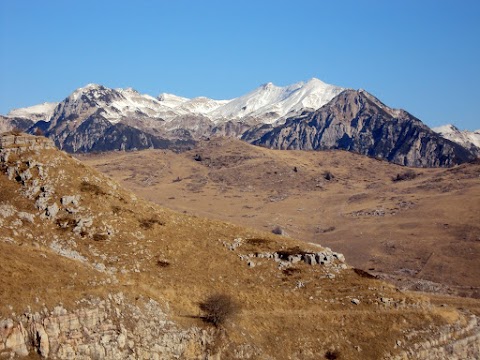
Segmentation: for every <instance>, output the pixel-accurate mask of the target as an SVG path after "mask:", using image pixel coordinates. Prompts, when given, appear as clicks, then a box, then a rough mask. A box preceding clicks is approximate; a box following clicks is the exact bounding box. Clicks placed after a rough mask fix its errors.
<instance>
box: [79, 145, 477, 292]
mask: <svg viewBox="0 0 480 360" xmlns="http://www.w3.org/2000/svg"><path fill="white" fill-rule="evenodd" d="M79 158H80V159H81V160H82V161H83V162H85V163H86V164H89V165H91V166H93V167H95V168H97V169H98V170H100V171H101V172H103V173H105V174H106V175H108V176H110V177H112V178H113V179H115V180H116V181H119V183H121V184H122V185H123V186H125V187H126V188H128V189H130V190H132V191H133V192H134V193H135V194H137V195H138V196H140V197H142V198H144V199H146V200H149V201H152V202H155V203H157V204H159V205H161V206H163V207H167V208H170V209H172V210H175V211H180V212H184V213H187V214H192V215H196V216H201V217H207V218H211V219H217V220H222V221H228V222H231V223H234V224H237V225H241V226H246V227H250V228H254V229H257V230H261V231H266V232H271V231H273V232H277V233H283V234H284V235H285V236H289V237H292V238H295V239H301V240H303V241H304V242H306V243H316V244H321V245H323V246H328V247H331V248H332V249H334V251H339V252H341V253H343V254H344V255H345V256H346V258H347V261H348V263H349V264H351V265H352V266H355V267H358V268H361V269H363V270H365V271H369V272H371V273H373V274H376V275H378V276H380V277H382V278H385V279H388V280H389V281H391V282H393V283H395V284H396V285H397V286H399V287H400V288H403V289H411V290H417V291H425V292H431V293H443V294H452V295H457V296H464V297H474V298H479V297H480V266H478V259H479V258H480V224H479V222H478V219H480V163H478V162H473V163H467V164H462V165H459V166H456V167H453V168H449V169H445V168H437V169H427V168H421V169H419V168H406V167H402V166H398V165H395V164H391V163H387V162H385V161H380V160H376V159H371V158H368V157H365V156H361V155H357V154H353V153H350V152H346V151H290V150H289V151H285V150H270V149H265V148H261V147H255V146H252V145H249V144H247V143H244V142H242V141H239V140H235V139H231V138H213V139H212V140H210V141H204V142H202V143H200V144H199V145H198V146H197V147H196V148H194V149H193V150H191V151H188V152H184V153H175V152H172V151H168V150H144V151H136V152H110V153H101V154H94V155H92V154H89V155H82V156H79ZM405 174H406V176H405V179H402V178H401V177H402V175H405ZM399 175H400V178H399V179H398V180H397V177H398V176H399ZM394 180H396V181H394Z"/></svg>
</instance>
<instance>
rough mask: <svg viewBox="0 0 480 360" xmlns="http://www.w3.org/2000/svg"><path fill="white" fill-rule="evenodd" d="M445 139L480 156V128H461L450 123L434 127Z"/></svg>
mask: <svg viewBox="0 0 480 360" xmlns="http://www.w3.org/2000/svg"><path fill="white" fill-rule="evenodd" d="M432 130H433V131H435V132H436V133H438V134H440V135H441V136H443V137H444V138H445V139H448V140H451V141H453V142H455V143H457V144H459V145H462V146H463V147H464V148H467V149H470V150H471V151H472V152H474V153H475V154H477V156H480V129H478V130H475V131H467V130H459V129H458V128H457V127H455V126H453V125H451V124H448V125H443V126H439V127H435V128H433V129H432Z"/></svg>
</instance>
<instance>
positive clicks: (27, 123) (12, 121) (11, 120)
mask: <svg viewBox="0 0 480 360" xmlns="http://www.w3.org/2000/svg"><path fill="white" fill-rule="evenodd" d="M33 124H34V121H33V120H30V119H24V118H18V117H5V116H1V115H0V134H1V133H3V132H6V131H10V130H13V129H15V128H16V129H20V130H23V131H25V130H27V129H28V128H29V127H31V126H32V125H33Z"/></svg>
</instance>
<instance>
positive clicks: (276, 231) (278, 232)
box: [272, 225, 285, 235]
mask: <svg viewBox="0 0 480 360" xmlns="http://www.w3.org/2000/svg"><path fill="white" fill-rule="evenodd" d="M272 233H273V234H275V235H284V234H285V232H284V231H283V229H282V228H281V227H280V226H278V225H277V226H275V227H274V228H273V229H272Z"/></svg>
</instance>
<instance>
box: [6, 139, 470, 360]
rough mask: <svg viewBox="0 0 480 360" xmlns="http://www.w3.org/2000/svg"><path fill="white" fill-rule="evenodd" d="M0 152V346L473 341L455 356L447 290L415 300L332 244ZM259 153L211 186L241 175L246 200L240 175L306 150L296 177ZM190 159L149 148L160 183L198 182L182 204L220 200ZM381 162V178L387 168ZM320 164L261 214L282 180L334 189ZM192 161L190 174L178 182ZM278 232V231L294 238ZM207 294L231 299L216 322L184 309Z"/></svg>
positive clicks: (403, 346) (333, 350)
mask: <svg viewBox="0 0 480 360" xmlns="http://www.w3.org/2000/svg"><path fill="white" fill-rule="evenodd" d="M7 152H8V153H9V154H8V156H5V154H6V153H7ZM0 154H1V156H2V163H1V174H0V189H1V190H0V227H1V235H0V251H1V252H0V254H1V255H0V256H1V261H0V299H1V301H0V315H1V316H0V322H1V325H2V326H1V327H0V329H1V330H0V355H1V356H9V354H10V353H12V352H13V353H16V354H17V355H18V354H20V355H23V354H25V351H27V352H28V353H29V354H30V355H29V356H34V355H33V354H34V352H35V351H38V352H39V353H41V354H43V355H45V353H47V354H48V356H49V358H55V357H56V358H65V359H67V358H70V359H71V358H77V359H86V358H109V359H114V358H125V359H126V358H129V359H155V358H157V359H160V358H165V359H168V358H181V359H205V358H208V359H321V358H338V359H359V358H364V359H383V358H395V356H404V355H405V356H406V354H414V353H415V354H416V356H419V358H421V357H420V356H421V355H422V351H423V352H424V353H425V354H427V353H433V352H435V353H438V354H445V351H447V350H446V349H447V348H448V346H453V345H452V344H456V342H457V341H458V340H461V339H467V340H468V339H473V340H472V341H473V342H472V341H471V340H468V341H467V340H465V343H462V344H463V345H462V348H460V350H459V351H460V352H462V353H469V354H473V353H474V352H473V351H476V350H475V349H473V348H471V344H475V341H477V335H478V325H477V319H476V318H475V317H472V316H471V311H475V308H476V307H478V303H477V302H475V301H474V300H471V301H472V303H469V304H467V303H462V306H464V307H469V308H470V309H472V310H470V312H469V311H468V310H465V309H464V310H463V311H460V310H458V309H456V308H455V307H456V306H457V305H458V301H461V300H458V299H457V300H451V302H450V303H451V304H452V305H453V306H449V305H444V306H436V305H434V304H432V303H431V302H430V300H429V298H428V297H426V296H419V295H416V294H414V293H408V292H403V291H400V290H398V289H396V288H395V287H394V286H392V285H389V284H387V283H385V282H383V281H380V280H377V279H373V278H372V277H371V276H370V275H368V273H365V272H362V271H358V270H355V269H353V268H351V267H350V266H348V265H346V263H344V259H343V257H342V256H341V254H338V253H335V252H332V251H331V250H329V249H325V248H322V247H320V246H318V245H315V244H308V243H305V242H300V241H297V240H294V239H290V238H287V237H282V236H277V235H274V234H272V233H271V232H270V231H265V232H262V231H260V230H258V229H253V228H245V227H240V226H237V225H232V224H229V223H226V222H222V221H217V220H210V219H206V218H203V217H198V216H196V215H190V214H184V213H179V212H174V211H172V210H168V209H166V208H164V207H160V206H159V205H157V204H153V203H151V202H148V201H147V200H144V199H142V198H141V197H138V198H137V197H136V196H135V195H134V194H133V193H131V192H129V191H127V190H124V189H123V188H122V187H121V186H119V185H118V184H117V183H116V182H114V181H113V180H110V179H109V178H107V177H106V176H105V175H103V174H101V173H99V172H97V171H96V170H94V169H92V168H90V167H89V166H87V165H85V164H84V163H82V162H80V161H78V160H76V159H74V158H72V157H71V156H69V155H67V154H65V153H63V152H60V151H58V150H56V149H48V148H47V149H35V148H29V147H25V148H22V147H21V146H20V147H18V148H15V149H14V150H8V149H0ZM146 154H148V155H154V156H155V157H154V158H153V159H155V158H156V156H157V155H158V153H156V152H151V153H146ZM259 154H260V155H259V157H258V158H257V159H252V161H258V163H257V164H258V166H260V165H262V166H264V168H263V169H261V171H260V170H259V171H258V172H257V175H247V174H244V175H243V176H245V179H244V180H235V179H236V176H235V173H234V172H225V175H224V178H223V180H222V181H223V184H224V186H225V187H226V188H225V191H226V192H225V193H219V194H217V197H219V198H221V197H223V196H224V195H225V194H227V193H228V191H232V190H229V189H228V187H232V188H234V187H238V184H241V183H243V184H244V186H245V187H244V188H240V187H238V189H237V190H235V191H237V192H236V194H239V195H238V196H240V194H248V195H249V196H251V197H248V198H246V199H253V198H254V197H255V192H254V191H253V190H252V192H251V193H250V192H249V191H247V190H248V189H249V188H248V186H249V185H250V184H247V183H245V182H246V181H247V177H249V176H250V177H251V176H259V177H261V178H260V179H256V180H258V181H257V182H255V184H258V185H256V186H258V187H259V188H261V186H265V188H266V187H267V183H266V181H267V180H268V179H270V180H271V181H273V179H275V178H279V177H280V175H281V176H283V177H287V176H292V177H295V176H296V174H299V173H300V174H301V173H302V172H306V173H309V172H308V169H307V168H308V165H309V163H307V162H306V160H305V159H297V165H296V166H297V172H294V171H293V169H291V164H290V161H292V159H295V153H291V154H283V157H282V158H281V160H282V161H283V164H284V167H283V168H279V167H278V165H277V164H279V163H273V162H268V161H267V162H265V161H261V156H262V154H265V157H267V156H268V154H269V152H267V151H265V150H263V149H259ZM128 155H132V154H126V155H125V154H123V156H128ZM160 155H161V154H160ZM190 155H191V156H193V155H195V154H193V153H192V154H190ZM190 155H189V154H184V155H181V156H184V157H185V159H188V156H190ZM311 155H312V156H313V155H314V154H311ZM109 156H114V155H109ZM162 156H164V157H162ZM201 156H202V158H204V159H205V160H202V161H197V162H192V163H191V168H188V167H183V163H181V162H180V161H177V162H172V163H167V162H166V161H165V159H168V158H169V157H170V158H171V159H179V158H180V157H179V156H174V155H173V154H164V155H161V156H160V157H159V159H158V160H157V161H156V164H157V165H158V169H161V167H160V166H161V164H162V160H161V159H164V160H163V161H165V162H163V164H165V166H166V167H168V166H171V167H172V168H171V170H172V173H171V175H170V176H171V177H170V183H171V184H173V185H172V186H182V187H183V189H187V188H188V187H189V186H199V187H198V188H196V190H192V189H190V190H189V191H190V193H193V194H195V191H199V192H198V193H196V194H197V197H193V198H192V199H193V200H195V199H196V201H198V202H200V198H201V197H202V195H205V196H206V197H207V199H205V202H206V203H208V201H212V204H215V202H214V201H218V202H220V200H209V199H208V197H212V196H214V194H213V193H210V192H207V189H208V187H209V186H217V185H216V184H217V183H216V182H215V183H213V182H212V183H210V182H209V180H208V179H207V182H206V184H204V185H203V186H200V185H201V184H203V182H202V181H200V180H198V179H200V178H201V177H202V176H205V175H204V174H205V173H204V172H202V171H201V169H203V168H205V169H207V170H205V171H213V170H211V169H215V167H218V166H219V165H216V162H215V161H216V160H215V159H213V158H211V160H210V161H211V162H210V166H207V165H206V163H203V162H204V161H207V160H206V159H207V158H208V154H207V153H201ZM290 156H291V157H292V158H290ZM339 156H342V155H341V154H340V155H339ZM153 159H150V161H152V160H153ZM227 160H228V159H227ZM144 161H145V162H146V161H147V160H146V158H140V159H139V160H138V162H137V164H141V163H142V162H144ZM185 161H187V160H185ZM218 161H223V160H221V159H219V160H218ZM325 161H326V160H325ZM332 161H334V160H332ZM269 163H270V164H271V165H272V166H274V168H275V169H276V170H273V168H272V169H270V168H268V167H267V165H266V164H269ZM113 164H115V163H114V162H112V161H110V162H109V166H114V165H113ZM332 164H333V163H332ZM380 164H382V163H380ZM127 165H128V164H127ZM328 165H330V163H328ZM176 166H178V168H177V167H176ZM383 166H384V167H385V170H384V171H385V174H387V173H388V172H389V171H392V169H390V166H387V165H379V167H380V168H381V167H383ZM329 168H331V171H332V173H333V174H334V175H335V179H334V180H331V181H333V182H332V183H330V182H329V183H326V182H325V181H324V180H319V183H320V189H319V190H315V189H314V188H316V187H317V185H316V184H317V182H314V181H313V180H312V179H313V177H314V173H313V171H312V172H311V175H310V176H304V177H303V180H301V181H302V183H300V182H299V183H298V185H296V187H291V188H287V187H284V185H283V184H280V185H278V191H275V192H272V193H271V194H270V196H271V199H274V200H268V203H266V204H267V205H268V209H273V208H274V205H275V204H277V205H279V204H282V202H283V201H286V200H287V199H284V200H278V201H277V200H276V199H277V198H278V197H279V196H283V195H282V194H284V191H286V190H288V194H289V197H293V196H300V195H299V194H300V192H301V190H302V189H303V188H304V187H308V186H310V185H311V186H313V188H312V190H311V191H319V192H320V193H322V191H328V190H321V189H322V188H323V189H325V188H328V187H329V186H332V187H335V188H336V189H337V190H338V191H339V192H340V189H341V188H342V187H344V186H347V185H348V184H349V180H347V178H348V176H347V175H348V174H349V171H350V170H347V169H342V170H341V169H340V168H338V169H335V167H330V166H329ZM125 169H127V170H128V169H129V168H128V166H127V167H125ZM156 169H157V168H155V169H152V170H151V174H152V175H153V174H155V172H156V171H159V170H156ZM164 169H165V168H164ZM177 169H178V170H177ZM192 169H195V170H196V169H198V170H199V171H198V172H196V171H195V172H194V173H195V175H192V178H191V179H186V177H187V176H190V175H189V173H188V172H187V170H192ZM209 169H210V170H209ZM225 169H227V170H228V167H226V168H225ZM288 169H289V170H290V171H291V172H292V173H293V174H290V172H289V173H288V174H287V173H286V172H287V170H288ZM127 170H125V171H127ZM182 171H184V172H182ZM274 171H277V174H274V173H272V172H274ZM269 172H270V174H269ZM393 172H394V171H392V173H393ZM190 174H191V173H190ZM237 174H238V176H240V175H242V174H241V173H240V172H239V171H237ZM137 175H138V173H137ZM128 176H131V175H128ZM139 176H142V175H139ZM194 176H198V177H199V178H198V179H197V178H195V177H194ZM262 176H263V178H262ZM378 176H379V175H378ZM177 177H180V181H177V180H176V179H177ZM137 180H138V179H137ZM173 180H176V181H175V182H173ZM219 181H220V180H219ZM234 181H238V183H235V182H234ZM152 184H153V183H152ZM198 184H200V185H198ZM351 186H353V185H351ZM402 186H403V185H402ZM166 187H167V186H166V185H165V188H166ZM150 190H152V189H150ZM242 190H244V191H245V192H242ZM202 191H205V193H202ZM297 193H298V195H295V194H297ZM172 194H173V193H170V195H169V197H171V196H173V195H172ZM152 196H159V195H153V194H152ZM188 196H189V192H186V190H185V192H183V193H182V192H176V193H175V197H176V199H177V198H178V199H181V200H179V201H178V202H175V201H174V200H175V199H170V200H169V199H168V198H167V199H166V200H165V201H167V200H168V201H171V202H172V203H177V206H179V208H180V209H181V208H182V206H183V205H182V204H184V205H186V204H188V203H189V200H188ZM230 196H232V195H230ZM332 196H333V195H332ZM227 199H228V198H227ZM231 199H232V202H234V201H238V204H240V200H245V198H243V199H240V200H237V198H235V197H232V198H231ZM260 200H262V201H264V202H265V201H267V199H259V200H258V201H259V202H260ZM308 201H310V199H308V198H305V202H308ZM192 202H195V201H192ZM242 206H250V205H249V203H248V202H247V203H244V205H242ZM270 206H271V208H270ZM305 206H306V205H305ZM207 208H208V207H207V205H205V209H207ZM245 210H249V209H245ZM204 211H205V210H204ZM229 211H232V212H233V210H229ZM242 211H243V210H242ZM266 211H267V209H266ZM266 211H265V212H266ZM268 211H273V210H268ZM260 212H261V211H259V210H257V212H256V214H260ZM324 213H325V214H326V213H327V212H326V211H325V212H324ZM278 214H279V215H280V211H279V212H278ZM262 216H265V215H262ZM227 217H228V215H227ZM331 219H334V217H332V218H331ZM275 224H279V225H281V226H284V227H285V224H284V223H280V222H275ZM271 225H274V223H273V222H272V224H271ZM327 225H329V226H335V224H332V225H330V224H327ZM337 226H338V228H339V230H341V225H337ZM337 226H335V227H336V229H335V230H333V231H332V232H337V231H339V230H337ZM299 228H300V227H299ZM292 229H293V228H292ZM292 229H290V228H288V227H287V228H286V230H287V232H290V233H292V234H293V231H292ZM266 230H270V229H268V228H266ZM320 240H321V239H320ZM317 262H318V263H320V264H317ZM347 262H348V261H347ZM215 293H220V294H225V295H227V296H229V297H231V298H232V299H233V301H234V302H235V304H237V310H238V313H237V314H236V316H235V317H232V318H229V319H228V320H227V321H226V322H225V323H224V324H221V326H220V327H219V328H215V327H214V326H212V325H211V324H208V323H206V322H205V321H203V320H202V316H204V315H205V314H204V313H202V312H201V311H200V308H199V304H200V303H201V302H202V301H204V300H205V299H206V298H207V297H208V296H209V295H211V294H215ZM439 301H442V300H438V299H437V300H435V301H434V303H436V302H439ZM443 303H446V301H444V302H442V304H443ZM465 305H468V306H465ZM447 345H448V346H447ZM402 354H403V355H402ZM452 354H453V353H452ZM455 354H456V353H455Z"/></svg>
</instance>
